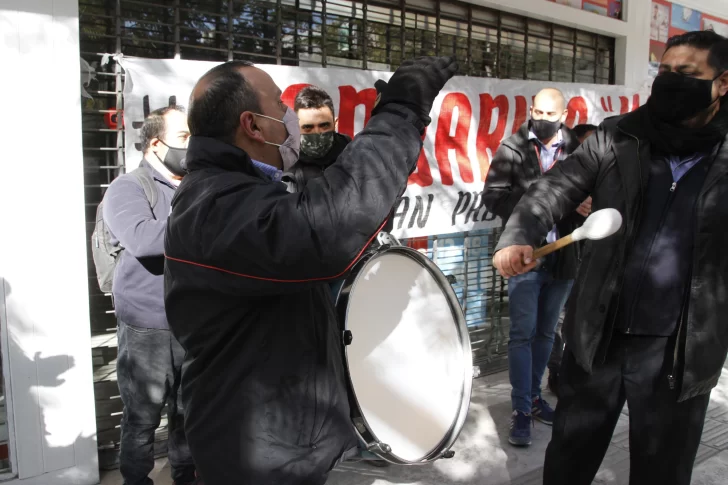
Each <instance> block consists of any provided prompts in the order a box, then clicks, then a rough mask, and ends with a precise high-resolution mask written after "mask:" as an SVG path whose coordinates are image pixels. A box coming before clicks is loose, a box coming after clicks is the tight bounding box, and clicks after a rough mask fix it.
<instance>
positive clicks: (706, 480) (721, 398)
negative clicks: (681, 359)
mask: <svg viewBox="0 0 728 485" xmlns="http://www.w3.org/2000/svg"><path fill="white" fill-rule="evenodd" d="M727 368H728V367H727ZM546 398H547V400H548V399H549V398H548V395H547V396H546ZM552 401H555V400H553V399H552ZM553 404H555V402H553ZM510 413H511V406H510V385H509V384H508V374H507V373H500V374H496V375H492V376H487V377H483V378H480V379H476V380H475V381H474V386H473V397H472V400H471V405H470V413H469V417H468V421H467V423H466V425H465V428H464V429H463V432H462V434H461V436H460V439H459V440H458V443H457V444H456V446H455V447H454V450H455V452H456V454H455V457H454V458H453V459H451V460H441V461H439V462H437V463H435V464H434V465H428V466H421V467H395V466H390V467H388V468H374V467H371V466H368V465H363V464H345V465H342V466H341V467H339V468H337V469H336V470H334V471H333V472H332V473H331V477H330V479H329V481H328V484H327V485H400V484H401V485H443V484H461V485H470V484H473V485H476V484H477V485H505V484H513V485H540V484H541V471H542V466H543V456H544V452H545V450H546V445H547V444H548V440H549V437H550V434H551V428H549V427H548V426H545V425H543V424H541V423H536V426H535V428H534V430H533V445H532V446H531V447H529V448H526V449H516V448H514V447H512V446H510V445H509V444H508V428H509V418H510ZM627 427H628V416H627V411H626V410H625V411H624V413H623V415H622V416H621V418H620V420H619V424H618V425H617V429H616V431H615V433H614V437H613V439H612V445H611V447H610V449H609V452H608V453H607V456H606V458H605V460H604V463H603V465H602V468H601V470H600V472H599V474H598V475H597V478H596V480H595V481H594V483H595V484H599V485H606V484H609V485H613V484H614V485H623V484H624V485H626V484H628V482H629V479H628V477H629V444H628V430H627ZM702 443H703V444H702V445H701V447H700V451H699V454H698V459H697V462H696V466H695V473H694V475H693V485H718V484H725V483H728V372H725V373H724V376H723V377H722V378H721V381H720V384H719V386H718V387H717V388H716V389H715V390H714V391H713V394H712V399H711V405H710V408H709V411H708V418H707V420H706V423H705V431H704V433H703V440H702ZM153 477H154V479H155V483H156V484H157V485H171V480H170V478H169V468H168V465H167V464H166V463H165V462H163V461H160V462H158V466H157V468H156V469H155V472H154V474H153ZM101 483H102V484H103V485H121V483H122V482H121V479H120V477H119V475H118V472H111V473H107V474H105V475H104V476H103V477H102V481H101Z"/></svg>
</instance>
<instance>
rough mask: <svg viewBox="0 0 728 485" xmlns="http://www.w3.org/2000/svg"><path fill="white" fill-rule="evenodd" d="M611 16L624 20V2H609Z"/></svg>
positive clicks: (613, 0) (614, 0)
mask: <svg viewBox="0 0 728 485" xmlns="http://www.w3.org/2000/svg"><path fill="white" fill-rule="evenodd" d="M609 16H610V17H612V18H615V19H620V20H621V19H622V0H609Z"/></svg>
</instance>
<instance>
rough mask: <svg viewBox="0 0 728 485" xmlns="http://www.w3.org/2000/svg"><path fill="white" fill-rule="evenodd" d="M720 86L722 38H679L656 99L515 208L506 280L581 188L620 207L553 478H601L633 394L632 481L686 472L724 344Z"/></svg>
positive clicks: (573, 371)
mask: <svg viewBox="0 0 728 485" xmlns="http://www.w3.org/2000/svg"><path fill="white" fill-rule="evenodd" d="M726 94H728V41H727V40H726V39H724V38H723V37H721V36H720V35H718V34H716V33H715V32H712V31H705V32H688V33H686V34H683V35H679V36H675V37H672V38H671V39H670V40H669V41H668V43H667V49H666V51H665V54H664V55H663V57H662V61H661V63H660V68H659V74H658V76H657V77H656V78H655V80H654V84H653V86H652V96H651V97H650V99H649V100H648V102H647V105H645V106H643V107H641V108H639V109H638V110H637V111H635V112H634V113H630V114H627V115H624V116H620V117H615V118H610V119H608V120H606V121H604V123H602V125H601V126H600V127H599V130H598V131H597V133H596V134H594V135H592V136H591V137H589V139H587V140H586V142H585V143H584V144H583V145H582V146H581V147H580V148H579V149H578V150H577V151H576V152H575V153H574V154H573V155H572V156H571V157H569V158H567V159H566V160H564V161H563V162H562V163H559V164H557V165H556V167H554V169H553V170H551V171H550V172H549V173H548V174H546V176H545V177H543V178H542V179H541V180H539V181H538V182H537V183H536V184H534V185H533V186H532V187H531V188H530V189H529V191H528V193H527V194H526V195H525V196H524V197H523V198H522V199H521V201H520V202H519V204H518V206H517V207H516V209H515V210H514V212H513V215H512V216H511V218H510V220H509V221H508V224H507V226H506V229H505V232H504V233H503V236H502V237H501V240H500V241H499V244H498V247H497V253H496V255H495V260H494V265H495V266H496V268H498V270H499V271H500V272H501V274H502V275H503V276H505V277H512V276H514V275H517V274H521V273H523V272H525V271H528V270H530V269H531V268H532V267H533V266H534V264H535V262H533V261H532V253H533V248H534V247H535V246H537V245H539V244H540V243H541V240H542V239H543V235H544V234H546V233H547V232H548V231H549V229H550V228H551V227H552V225H553V224H554V222H555V221H558V220H560V219H561V218H562V217H563V216H564V215H566V214H569V213H570V212H571V211H573V210H574V208H575V207H576V206H577V205H578V204H579V202H580V201H582V200H583V199H584V198H585V197H586V196H587V195H589V194H591V196H592V199H593V207H594V210H598V209H603V208H607V207H610V208H615V209H617V210H619V211H620V212H621V213H622V216H623V225H622V229H621V230H620V232H619V233H618V234H617V235H615V236H612V237H610V238H607V239H604V240H601V241H587V242H586V245H585V249H584V257H583V258H582V263H581V270H580V274H579V281H578V284H577V286H576V287H577V288H578V294H577V295H578V296H577V298H573V299H572V301H571V307H570V308H569V311H568V312H567V313H566V321H565V322H564V339H565V340H566V352H565V354H564V360H563V362H562V365H561V373H560V383H559V385H560V389H559V394H560V396H559V402H558V406H557V409H556V420H555V422H554V429H553V437H552V439H551V443H550V444H549V447H548V450H547V452H546V464H545V467H544V484H545V485H556V484H558V485H587V484H590V483H591V482H592V480H593V479H594V476H595V475H596V473H597V470H598V469H599V465H600V463H601V461H602V459H603V457H604V454H605V452H606V450H607V448H608V446H609V442H610V440H611V437H612V433H613V432H614V427H615V425H616V423H617V420H618V419H619V415H620V412H621V411H622V407H623V406H624V403H625V400H626V402H627V403H628V405H629V426H630V444H629V445H630V446H629V448H630V484H631V485H637V484H640V485H641V484H645V483H650V484H651V483H659V484H661V485H688V484H689V483H690V479H691V474H692V468H693V462H694V460H695V456H696V454H697V451H698V446H699V444H700V437H701V434H702V430H703V422H704V420H705V413H706V410H707V407H708V402H709V398H710V391H711V389H712V388H713V387H715V385H716V384H717V383H718V378H719V377H720V374H721V371H722V370H723V365H724V363H725V360H726V353H727V352H728V325H726V323H725V315H726V314H728V298H726V294H728V258H726V257H725V248H726V245H727V244H728V226H727V225H726V221H727V220H728V96H726Z"/></svg>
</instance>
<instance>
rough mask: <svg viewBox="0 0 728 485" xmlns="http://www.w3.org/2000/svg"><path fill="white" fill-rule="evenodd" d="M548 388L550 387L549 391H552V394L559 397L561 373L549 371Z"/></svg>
mask: <svg viewBox="0 0 728 485" xmlns="http://www.w3.org/2000/svg"><path fill="white" fill-rule="evenodd" d="M548 387H549V391H551V393H552V394H553V395H554V396H556V397H557V398H558V397H559V373H558V372H552V371H549V378H548Z"/></svg>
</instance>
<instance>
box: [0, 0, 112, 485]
mask: <svg viewBox="0 0 728 485" xmlns="http://www.w3.org/2000/svg"><path fill="white" fill-rule="evenodd" d="M0 59H2V63H3V67H2V72H3V74H2V76H0V107H2V108H1V109H0V147H1V151H0V278H2V280H0V283H2V284H0V290H2V291H3V292H4V299H3V298H0V320H2V324H3V335H2V336H3V337H4V338H3V353H4V355H3V357H4V358H5V361H4V363H5V366H8V365H9V374H10V382H8V383H6V387H7V388H9V391H10V399H11V403H10V404H11V405H12V408H13V416H10V417H9V418H10V419H11V420H13V425H14V437H15V450H13V449H12V447H11V453H15V454H14V457H15V459H14V461H15V463H16V468H15V472H16V473H17V474H18V476H19V478H20V480H18V482H19V483H24V484H35V483H38V484H44V485H54V484H66V483H67V484H74V485H84V484H93V483H98V467H97V463H96V438H95V433H96V425H95V411H94V396H93V382H92V367H91V352H90V350H89V349H90V347H91V345H90V325H89V311H88V282H87V272H86V244H85V239H86V236H85V234H86V233H85V222H84V186H83V185H84V181H83V161H82V149H81V112H80V110H81V106H80V94H79V93H80V91H79V90H80V74H79V71H80V67H79V39H78V0H1V1H0ZM0 296H2V295H0ZM3 302H4V303H3Z"/></svg>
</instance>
